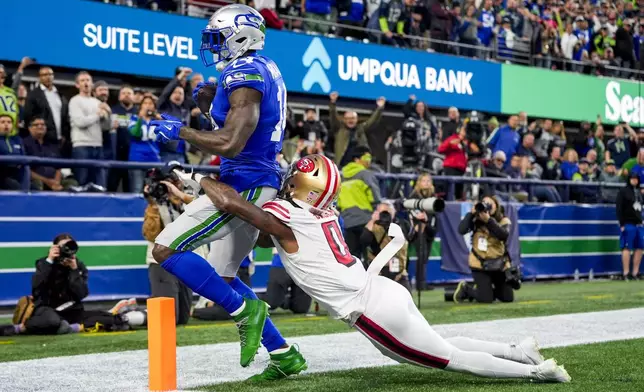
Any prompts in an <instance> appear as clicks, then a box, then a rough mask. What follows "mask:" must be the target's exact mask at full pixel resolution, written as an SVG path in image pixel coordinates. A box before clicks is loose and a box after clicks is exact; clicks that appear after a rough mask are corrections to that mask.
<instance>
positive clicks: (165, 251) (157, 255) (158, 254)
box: [152, 244, 175, 264]
mask: <svg viewBox="0 0 644 392" xmlns="http://www.w3.org/2000/svg"><path fill="white" fill-rule="evenodd" d="M174 252H175V250H174V249H171V248H168V247H167V246H163V245H160V244H154V248H153V249H152V257H153V258H154V260H155V261H156V262H157V263H159V264H161V263H163V262H164V261H166V260H167V259H168V257H170V256H172V254H173V253H174Z"/></svg>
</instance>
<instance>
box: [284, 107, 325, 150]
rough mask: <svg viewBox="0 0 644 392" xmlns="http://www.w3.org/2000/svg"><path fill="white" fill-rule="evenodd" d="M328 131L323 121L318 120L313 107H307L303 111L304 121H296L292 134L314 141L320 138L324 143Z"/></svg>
mask: <svg viewBox="0 0 644 392" xmlns="http://www.w3.org/2000/svg"><path fill="white" fill-rule="evenodd" d="M328 133H329V131H328V130H327V129H326V125H324V122H322V121H320V119H319V118H318V114H317V112H316V111H315V108H314V107H309V108H307V109H306V111H305V112H304V121H300V122H298V123H297V127H296V128H295V131H294V135H291V136H299V138H300V139H301V140H307V141H309V142H311V143H315V141H316V140H322V141H323V142H325V143H326V141H327V140H328V139H327V138H328Z"/></svg>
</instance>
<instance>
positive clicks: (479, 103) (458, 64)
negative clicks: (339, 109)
mask: <svg viewBox="0 0 644 392" xmlns="http://www.w3.org/2000/svg"><path fill="white" fill-rule="evenodd" d="M301 64H302V66H303V67H304V68H305V69H306V71H305V73H304V76H303V78H302V80H301V83H300V85H299V86H298V87H301V89H302V90H303V91H305V92H311V93H329V92H330V91H332V90H337V91H338V92H339V93H340V94H341V95H344V96H349V97H356V98H377V97H379V96H386V97H387V98H388V99H389V100H393V101H405V100H407V98H408V97H409V95H411V94H414V95H416V96H417V97H419V98H420V99H423V100H426V101H428V102H430V104H432V105H436V106H452V105H453V106H457V107H461V108H470V109H480V110H495V109H496V110H498V109H499V105H500V95H499V91H500V67H498V66H497V65H496V64H490V63H485V62H480V61H475V60H469V59H461V58H458V57H453V56H444V55H436V54H430V53H425V52H421V51H413V50H403V49H397V48H390V47H385V46H376V45H373V44H370V45H365V44H361V43H352V42H345V41H343V40H335V39H324V38H320V37H314V38H312V39H311V40H310V42H309V43H308V45H307V46H306V48H305V50H304V52H303V54H302V58H301ZM289 88H291V89H292V88H293V86H292V84H289Z"/></svg>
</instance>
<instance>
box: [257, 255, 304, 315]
mask: <svg viewBox="0 0 644 392" xmlns="http://www.w3.org/2000/svg"><path fill="white" fill-rule="evenodd" d="M262 299H263V300H264V301H265V302H266V303H268V305H269V306H270V307H271V309H272V310H275V309H277V308H282V309H286V310H290V311H292V312H293V313H295V314H301V313H307V312H308V311H309V309H310V308H311V297H309V296H308V294H306V293H305V292H304V291H303V290H302V289H301V288H300V287H299V286H298V285H296V284H295V282H293V279H291V277H290V276H289V275H288V274H287V273H286V269H284V265H283V264H282V259H281V258H280V255H279V254H278V253H277V250H276V249H275V248H273V260H272V261H271V269H270V271H269V273H268V284H267V287H266V294H265V295H264V297H263V298H262Z"/></svg>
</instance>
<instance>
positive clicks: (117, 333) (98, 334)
mask: <svg viewBox="0 0 644 392" xmlns="http://www.w3.org/2000/svg"><path fill="white" fill-rule="evenodd" d="M133 333H136V331H121V332H92V333H82V334H81V336H85V337H86V338H91V337H93V336H116V335H129V334H133Z"/></svg>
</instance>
